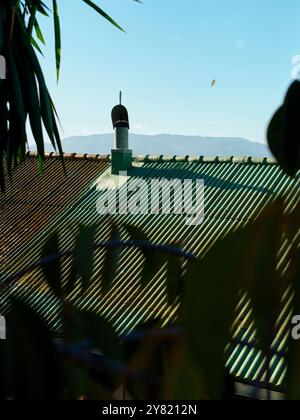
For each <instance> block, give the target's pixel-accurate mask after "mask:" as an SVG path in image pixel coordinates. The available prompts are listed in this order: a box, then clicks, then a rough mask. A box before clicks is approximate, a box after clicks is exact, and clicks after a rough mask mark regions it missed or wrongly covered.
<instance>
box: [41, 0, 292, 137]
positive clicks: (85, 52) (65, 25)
mask: <svg viewBox="0 0 300 420" xmlns="http://www.w3.org/2000/svg"><path fill="white" fill-rule="evenodd" d="M95 1H96V2H97V3H98V4H99V5H100V6H101V7H103V9H104V10H106V11H107V12H108V13H109V14H111V15H112V16H113V17H114V18H115V19H116V20H117V21H118V23H120V24H121V25H122V26H123V27H124V29H125V30H126V34H124V33H122V32H120V31H118V30H117V29H115V28H114V27H113V26H112V25H110V24H109V23H107V22H106V21H105V20H103V19H102V18H100V17H99V16H98V15H96V14H95V13H94V12H93V11H92V10H90V9H89V8H88V7H87V6H86V5H85V4H84V3H83V2H82V1H81V0H72V1H70V0H58V3H59V6H60V15H61V22H62V42H63V48H62V69H61V79H60V82H59V84H58V85H57V84H56V81H55V65H54V57H53V41H52V22H51V23H50V22H47V21H46V20H45V21H42V24H43V26H44V30H45V34H46V38H47V42H48V46H47V49H46V50H45V54H46V56H47V58H46V59H42V64H43V68H44V69H45V73H46V77H47V80H48V84H49V88H50V91H51V93H52V95H53V97H54V99H55V102H56V105H57V108H58V111H59V114H60V117H61V121H62V124H63V128H64V133H63V136H64V137H67V136H71V135H83V134H92V133H94V134H95V133H104V132H109V131H110V130H111V121H110V111H111V108H112V106H113V105H115V103H116V102H117V98H118V92H119V90H120V89H122V90H123V92H124V103H125V105H126V106H127V107H128V109H129V112H130V119H131V125H132V131H135V132H138V133H145V134H152V133H162V132H163V133H176V134H177V133H178V134H199V135H203V136H238V137H245V138H248V139H250V140H255V141H261V142H263V141H264V139H265V130H266V124H267V121H268V120H269V118H270V116H271V114H272V113H273V111H274V110H275V108H276V107H277V106H278V105H279V104H280V102H281V100H282V98H283V94H284V92H285V91H286V88H287V86H288V84H289V83H290V82H291V70H292V64H291V59H292V57H293V56H295V55H299V54H300V23H299V22H300V2H299V0H287V1H286V0H263V1H262V0H243V1H241V0H226V1H225V0H144V4H138V3H136V2H134V1H132V0H95ZM213 79H216V80H217V85H216V86H215V87H214V88H211V87H210V83H211V81H212V80H213Z"/></svg>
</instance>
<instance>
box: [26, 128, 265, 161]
mask: <svg viewBox="0 0 300 420" xmlns="http://www.w3.org/2000/svg"><path fill="white" fill-rule="evenodd" d="M112 144H113V134H96V135H92V136H78V137H69V138H66V139H65V140H63V149H64V152H66V153H79V154H82V153H91V154H94V153H95V154H110V151H111V148H112ZM130 147H131V149H132V150H133V153H134V155H148V154H150V155H179V156H185V155H194V156H201V155H203V156H252V157H270V156H271V153H270V151H269V149H268V148H267V146H265V145H264V144H262V143H255V142H252V141H249V140H245V139H242V138H234V137H233V138H230V137H228V138H226V137H200V136H181V135H172V134H159V135H155V136H148V135H141V134H133V133H130ZM33 150H34V148H33ZM46 151H48V152H51V151H53V149H52V147H51V145H50V144H46Z"/></svg>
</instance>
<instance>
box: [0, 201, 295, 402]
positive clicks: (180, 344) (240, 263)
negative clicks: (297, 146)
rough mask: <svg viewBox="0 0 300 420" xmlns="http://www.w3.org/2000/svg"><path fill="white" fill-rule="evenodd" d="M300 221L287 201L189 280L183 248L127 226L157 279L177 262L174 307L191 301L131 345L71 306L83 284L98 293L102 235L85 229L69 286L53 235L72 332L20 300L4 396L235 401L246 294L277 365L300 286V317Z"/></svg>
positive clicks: (143, 328)
mask: <svg viewBox="0 0 300 420" xmlns="http://www.w3.org/2000/svg"><path fill="white" fill-rule="evenodd" d="M299 220H300V205H299V204H298V207H296V208H294V210H293V211H292V213H290V214H286V213H285V206H284V202H283V201H281V200H280V201H277V202H275V203H273V204H271V205H269V206H267V207H266V209H265V210H264V211H263V212H262V214H261V215H260V216H259V217H258V218H257V219H256V220H255V221H253V222H252V223H250V224H248V225H247V226H246V227H245V228H243V229H239V230H237V231H236V232H234V233H233V234H231V235H229V236H227V237H226V238H225V239H223V240H220V241H219V242H217V243H216V244H215V246H213V248H212V249H211V250H210V251H209V252H208V253H207V254H206V255H205V256H204V257H203V258H201V259H197V260H193V261H189V263H188V266H187V270H186V271H185V272H184V273H182V272H181V270H174V265H176V264H177V265H178V266H179V262H180V261H181V259H182V258H183V257H182V256H181V255H180V253H178V254H175V253H173V252H170V249H175V248H170V249H169V248H166V250H167V251H168V252H163V251H161V250H160V251H158V250H157V249H156V248H155V247H153V248H151V247H144V248H143V246H142V245H140V244H143V243H145V244H146V243H147V242H146V237H145V235H144V234H143V233H142V232H140V231H139V230H138V229H136V228H132V227H127V228H128V231H130V233H131V235H132V242H130V244H131V245H132V244H134V243H135V242H134V241H137V244H138V245H136V246H141V248H142V252H143V253H144V257H145V261H147V260H148V259H149V260H150V261H151V262H152V264H153V267H152V270H153V271H152V272H155V270H156V269H158V268H159V267H160V266H161V265H162V264H164V263H166V262H167V266H168V271H169V275H167V276H166V277H167V280H166V291H167V293H168V301H169V303H172V302H174V297H175V296H174V291H173V288H174V290H176V291H177V292H178V293H179V295H180V301H181V305H180V309H179V314H178V320H177V322H176V324H175V325H172V326H169V327H168V328H160V324H159V321H157V320H153V321H149V322H147V323H146V324H144V325H140V326H138V327H137V329H136V330H135V331H133V332H132V333H131V334H129V336H127V337H120V336H118V334H117V333H116V331H115V329H114V326H113V325H111V324H110V322H108V321H107V320H106V319H105V318H103V317H101V316H100V315H96V314H94V313H91V312H87V311H82V310H79V309H78V308H76V306H74V305H73V304H72V303H71V302H70V301H69V300H68V294H69V292H70V291H72V288H73V287H74V285H75V283H77V284H78V282H79V283H80V285H81V293H84V292H85V291H86V290H87V288H88V287H89V284H90V280H91V277H92V273H93V253H92V252H90V250H91V249H93V247H94V244H95V243H94V241H95V231H96V228H95V227H94V226H90V227H87V228H83V227H81V228H80V229H79V233H78V235H77V238H76V241H75V245H74V249H73V251H72V254H73V259H72V261H73V263H72V264H71V268H70V275H69V277H68V279H67V281H65V280H64V283H63V282H62V276H61V267H60V263H61V259H62V258H63V256H62V255H61V257H58V256H59V254H58V253H59V245H58V242H59V238H58V236H57V235H56V234H53V235H52V236H51V237H50V238H49V240H48V241H47V243H46V244H45V246H44V249H43V253H42V259H41V264H42V267H43V272H44V276H45V279H46V281H47V283H48V285H49V287H50V289H51V291H52V293H53V294H54V295H55V296H56V298H57V300H58V301H59V302H60V313H61V319H62V332H61V334H60V335H59V336H57V335H54V334H53V332H51V331H50V330H49V328H48V327H47V325H46V324H45V323H44V321H43V320H42V319H41V318H40V317H39V316H38V314H37V313H35V312H34V310H33V309H32V308H31V307H30V306H29V305H28V304H27V303H25V302H24V301H22V300H19V299H16V298H12V299H11V310H10V313H9V315H8V317H7V340H6V341H2V342H1V350H0V351H1V366H2V368H1V376H0V379H1V382H2V384H1V387H0V389H1V390H2V391H1V392H2V397H3V398H7V397H9V398H15V399H83V398H84V399H86V398H87V399H98V400H101V399H113V398H114V395H115V396H116V390H118V389H121V388H120V387H122V389H123V391H122V392H125V395H126V396H127V397H129V396H130V398H133V399H136V400H139V399H153V400H156V399H226V398H233V379H232V378H230V376H229V375H228V374H227V373H226V369H225V357H224V350H225V347H226V345H227V343H228V342H229V341H230V339H231V327H232V324H233V322H234V319H235V308H236V306H237V303H238V300H239V295H240V291H241V290H242V291H244V292H247V293H248V295H249V297H250V298H251V302H252V307H253V317H254V320H255V327H256V329H257V337H258V347H259V349H260V350H261V351H263V352H264V354H265V355H266V358H267V360H270V355H271V343H272V340H273V339H274V332H275V322H276V320H277V318H278V316H279V314H280V302H281V298H282V296H283V293H284V292H285V291H286V290H287V288H288V287H290V286H291V287H292V288H293V289H294V290H295V293H296V297H295V312H294V313H295V314H298V313H300V312H299V310H300V305H299V302H300V295H299V284H298V282H299V274H300V271H299V268H300V252H299ZM118 237H119V234H118V229H117V227H116V226H112V238H111V242H109V243H108V246H107V252H106V262H105V263H104V271H103V274H105V276H106V277H105V281H104V284H103V283H102V293H103V295H105V294H106V293H107V292H109V290H110V287H111V286H112V281H113V278H114V275H115V272H114V270H111V269H107V268H105V266H106V264H107V265H110V266H112V267H114V266H117V265H118V258H119V248H120V244H121V242H120V241H119V240H118V239H116V238H118ZM141 238H143V239H141ZM283 238H285V239H288V240H289V241H290V244H291V246H290V248H289V255H288V256H287V259H288V261H289V269H288V270H286V272H285V275H284V276H281V275H280V273H279V271H278V268H277V267H276V265H277V254H278V251H279V249H280V246H281V244H282V239H283ZM297 238H298V239H297ZM114 241H115V242H114ZM142 241H144V242H142ZM127 245H128V243H127ZM127 245H126V243H125V244H124V245H123V246H127ZM153 253H155V257H153ZM53 257H55V258H53ZM168 261H171V262H172V263H171V264H170V263H168ZM145 264H146V265H147V264H148V263H147V262H146V263H145ZM128 276H130V272H129V273H128ZM149 280H150V278H149V277H148V278H146V277H143V278H142V279H141V286H142V287H145V286H146V285H147V284H148V282H149ZM292 316H293V314H291V320H292ZM298 347H299V344H298V343H297V342H293V341H292V340H291V342H290V343H289V353H288V355H287V361H288V367H289V374H288V378H289V379H288V380H289V384H288V391H287V395H288V396H290V397H292V398H297V399H298V398H299V399H300V380H299V377H300V376H299V369H300V357H299V355H300V353H299V349H298ZM286 350H287V349H286ZM124 390H125V391H124Z"/></svg>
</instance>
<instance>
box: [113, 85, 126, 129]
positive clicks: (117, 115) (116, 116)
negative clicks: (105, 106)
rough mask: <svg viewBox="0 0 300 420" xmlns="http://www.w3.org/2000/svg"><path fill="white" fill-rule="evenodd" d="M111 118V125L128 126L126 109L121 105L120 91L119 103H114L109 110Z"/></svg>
mask: <svg viewBox="0 0 300 420" xmlns="http://www.w3.org/2000/svg"><path fill="white" fill-rule="evenodd" d="M111 119H112V123H113V127H114V128H116V127H126V128H129V117H128V111H127V109H126V108H125V106H123V105H122V92H120V104H119V105H116V106H115V107H114V108H113V110H112V112H111Z"/></svg>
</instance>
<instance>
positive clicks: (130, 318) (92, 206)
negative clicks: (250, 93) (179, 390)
mask: <svg viewBox="0 0 300 420" xmlns="http://www.w3.org/2000/svg"><path fill="white" fill-rule="evenodd" d="M108 161H109V158H108V157H107V156H106V157H99V156H87V155H85V156H75V155H70V156H66V162H67V170H68V177H67V178H65V177H64V175H63V171H62V168H61V164H60V162H59V159H58V158H57V156H55V155H49V156H48V157H47V159H46V167H45V174H44V175H43V176H38V175H37V169H36V159H35V156H34V155H29V156H28V158H27V160H26V162H25V163H24V164H22V165H21V166H20V167H19V168H18V169H17V170H16V171H15V173H14V176H13V179H12V181H11V182H10V181H8V190H7V193H6V194H5V195H1V198H0V200H1V201H0V206H1V209H2V212H1V215H0V222H1V226H3V228H1V232H0V239H1V244H2V249H1V252H0V258H1V262H2V264H1V266H2V268H1V270H2V276H3V278H5V277H6V276H7V275H8V274H9V273H11V272H14V271H17V270H19V269H20V268H23V267H24V266H25V265H27V264H29V263H30V262H31V263H32V262H35V261H36V260H38V258H39V254H40V247H41V244H42V243H43V241H44V239H45V238H46V237H47V235H48V234H49V232H52V231H53V230H61V231H62V232H63V235H62V243H61V246H62V248H70V247H71V245H72V244H71V242H70V241H71V238H72V234H73V233H72V228H66V226H73V227H74V224H76V223H77V222H80V223H83V224H91V223H94V222H99V228H98V232H97V240H98V241H106V240H108V239H109V234H110V227H109V222H108V220H107V218H105V217H103V216H99V214H98V213H97V211H96V202H97V200H98V198H99V194H101V192H99V191H98V190H97V188H96V181H97V179H98V178H99V177H101V176H103V174H105V173H109V171H110V164H109V162H108ZM137 178H139V179H140V178H142V179H144V180H146V181H147V182H148V183H149V182H151V179H154V178H157V179H162V178H169V179H180V180H182V179H194V180H195V179H203V180H204V182H205V219H204V222H203V223H202V224H201V225H199V226H187V225H186V222H185V217H183V216H182V215H164V214H160V215H149V214H147V215H141V214H136V215H126V216H116V218H117V220H119V221H121V222H126V223H131V224H134V225H136V226H140V227H142V229H143V231H144V232H145V233H146V234H147V235H148V236H149V238H150V239H151V240H152V241H153V242H154V243H160V244H162V243H164V244H168V243H174V242H181V243H183V247H184V249H185V250H187V251H189V252H192V253H194V254H196V255H199V256H201V255H204V253H206V252H207V250H208V249H209V248H210V247H211V246H212V245H213V244H214V243H215V242H216V241H217V240H218V239H219V238H221V237H223V236H224V235H226V234H228V233H229V232H231V231H234V230H235V229H237V228H238V227H240V226H243V225H245V224H246V223H247V222H248V221H249V220H250V219H252V218H253V217H255V216H257V215H258V214H259V213H260V212H261V211H262V209H263V208H264V207H265V206H266V205H267V204H268V203H270V202H272V201H274V200H275V199H276V198H277V197H279V196H280V195H284V196H285V197H286V203H287V211H290V210H292V209H293V208H294V206H295V205H296V204H297V203H298V202H299V199H300V197H299V187H300V179H299V176H298V178H297V179H296V180H292V179H291V178H289V177H287V176H286V175H285V174H284V173H283V172H282V171H281V169H280V168H279V167H278V165H276V164H275V162H274V161H272V160H270V159H251V158H241V159H235V158H224V159H221V158H204V157H200V158H199V157H188V156H187V157H185V158H179V157H172V156H171V157H163V156H147V157H144V156H141V157H136V158H135V168H134V169H133V170H132V171H131V172H130V181H129V182H133V181H134V180H135V179H137ZM124 235H126V234H125V233H124ZM3 244H4V245H3ZM286 249H287V244H285V245H284V246H283V247H282V250H281V254H280V256H279V259H280V263H281V265H282V266H284V264H285V255H286ZM104 257H105V251H103V250H102V251H101V250H99V251H96V254H95V273H94V277H93V281H92V284H91V286H90V288H89V290H88V291H87V293H86V294H85V296H84V297H82V296H80V295H79V290H75V291H74V292H73V294H72V295H71V296H70V299H72V301H73V302H74V303H76V304H77V305H78V306H79V307H81V308H85V309H91V310H93V311H96V312H97V313H101V314H103V315H104V316H106V317H107V318H108V319H110V320H111V321H112V322H113V323H114V324H115V326H116V328H117V330H118V332H119V333H120V334H126V333H129V332H130V331H131V330H132V329H133V328H135V327H136V326H137V325H138V324H140V323H141V322H143V321H146V320H148V319H151V318H159V319H161V320H162V324H163V325H168V324H170V323H172V322H173V321H174V320H175V319H176V314H177V309H178V304H177V305H176V304H175V305H173V306H169V305H168V304H167V300H166V294H165V283H164V278H165V267H164V266H163V267H161V270H160V272H159V273H158V274H157V275H156V276H155V278H153V280H152V281H151V283H150V284H149V286H148V287H147V288H146V289H145V290H142V289H141V287H140V284H139V281H140V274H141V269H142V266H143V257H142V255H141V253H140V252H139V251H138V250H136V249H124V250H123V251H122V253H121V261H120V264H119V267H118V275H117V278H116V279H115V281H114V284H113V287H112V289H111V290H110V292H109V293H107V294H106V295H105V296H103V295H102V292H101V268H102V265H103V260H104ZM69 265H70V262H69V261H66V262H65V264H64V265H63V273H64V274H66V273H67V272H68V269H69ZM4 272H5V273H4ZM99 279H100V281H99ZM9 293H16V294H17V295H20V296H23V297H24V298H26V299H27V300H28V301H29V302H30V303H31V304H32V305H33V306H34V307H35V308H36V310H37V311H38V312H39V313H40V314H41V315H42V316H43V317H44V318H45V319H46V320H47V322H48V323H49V324H50V326H51V327H52V328H53V329H58V328H59V322H60V321H59V315H58V311H57V301H56V300H55V298H53V296H52V295H51V294H50V293H49V291H48V289H47V287H46V285H45V283H44V280H43V277H42V274H41V272H40V271H39V270H36V271H35V272H33V273H32V274H31V275H28V276H26V277H24V278H23V279H22V280H21V281H20V282H19V283H18V284H17V285H15V286H13V287H12V288H11V289H10V291H6V292H2V293H1V295H0V311H3V312H4V313H5V311H7V310H8V296H9ZM282 305H283V310H282V315H281V317H280V319H279V320H278V325H277V331H278V333H277V336H276V338H275V340H274V343H273V349H274V357H273V359H272V361H271V372H272V374H271V376H272V378H271V385H272V386H273V387H274V388H277V387H280V386H282V384H283V383H284V378H285V373H286V366H285V362H284V350H285V344H286V341H287V338H288V334H289V328H288V325H287V320H288V316H289V314H290V312H291V310H292V307H291V306H292V296H291V293H290V292H289V291H287V293H286V295H285V297H284V299H283V303H282ZM236 319H237V321H236V323H235V325H234V328H233V336H234V342H233V343H232V344H230V345H229V346H228V348H227V349H226V357H227V365H228V367H229V368H230V370H231V372H232V373H233V374H234V375H236V376H237V377H238V378H241V379H243V380H247V381H249V382H253V381H257V382H260V383H261V382H263V381H264V375H265V365H264V360H263V356H262V355H261V353H260V352H259V351H258V350H256V349H255V329H254V327H253V321H252V318H251V306H250V303H249V300H248V299H247V297H246V296H245V295H241V299H240V304H239V307H238V308H237V318H236Z"/></svg>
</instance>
